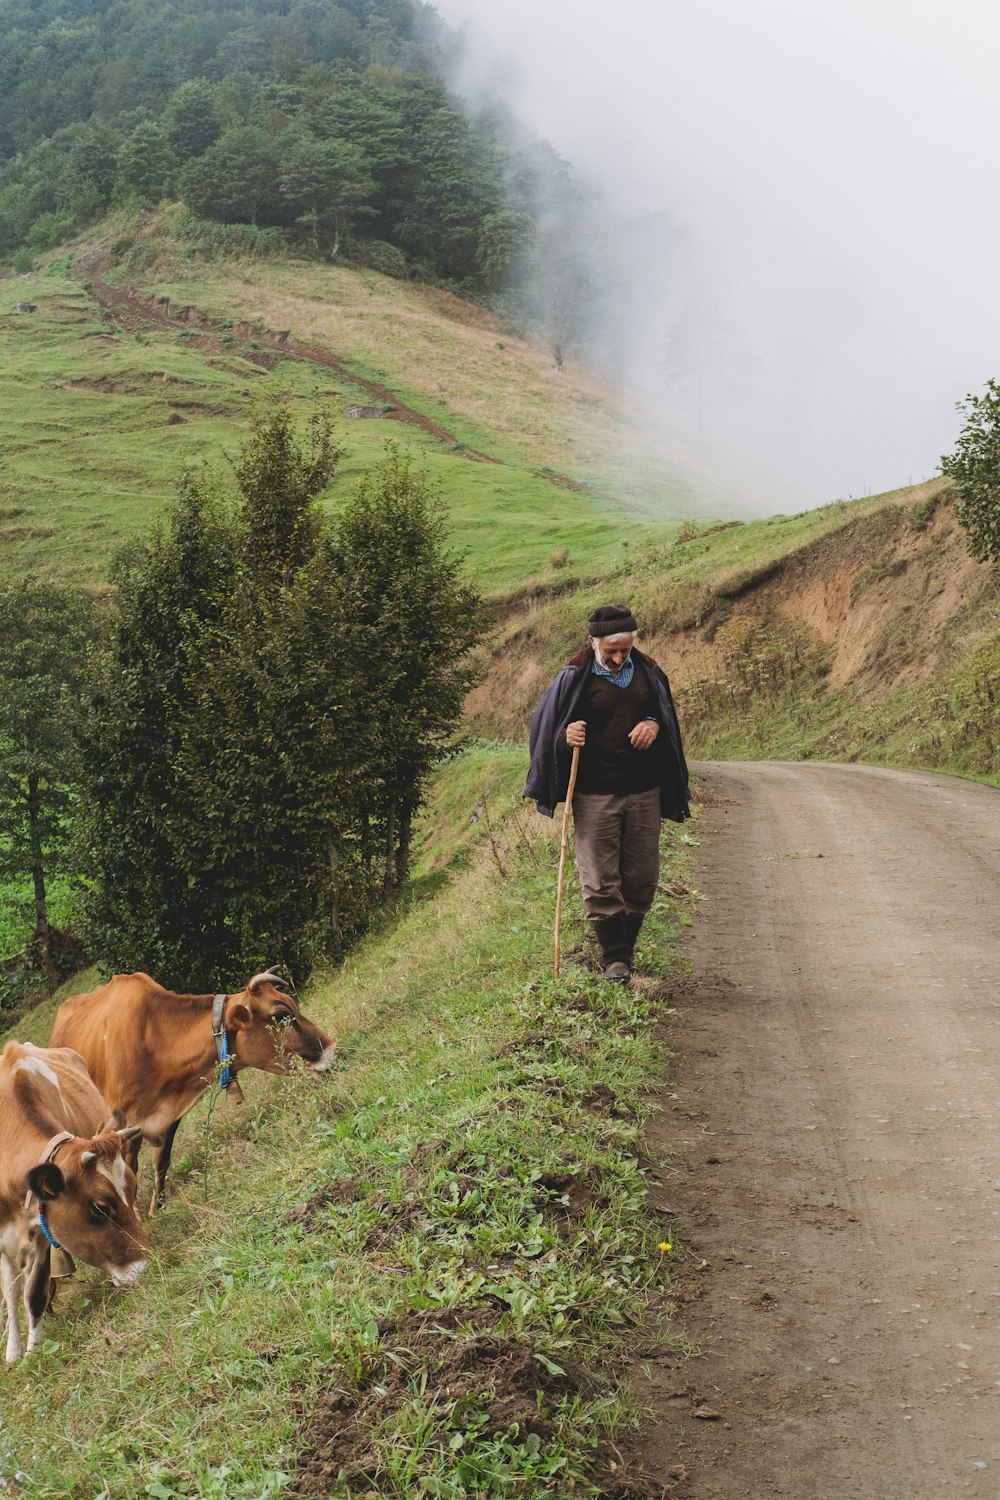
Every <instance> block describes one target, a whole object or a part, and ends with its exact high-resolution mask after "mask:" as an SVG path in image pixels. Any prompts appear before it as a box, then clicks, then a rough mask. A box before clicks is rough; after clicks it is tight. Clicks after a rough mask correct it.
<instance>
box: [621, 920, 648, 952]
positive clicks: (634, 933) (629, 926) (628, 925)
mask: <svg viewBox="0 0 1000 1500" xmlns="http://www.w3.org/2000/svg"><path fill="white" fill-rule="evenodd" d="M645 915H646V913H645V912H644V911H627V912H626V913H625V933H626V936H627V938H628V961H629V964H630V965H631V963H632V959H633V955H634V954H635V943H636V939H637V938H638V936H639V928H640V927H641V926H642V921H643V918H644V917H645Z"/></svg>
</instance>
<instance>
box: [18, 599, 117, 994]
mask: <svg viewBox="0 0 1000 1500" xmlns="http://www.w3.org/2000/svg"><path fill="white" fill-rule="evenodd" d="M95 631H96V614H95V609H94V606H93V603H92V601H91V600H89V599H88V598H87V596H86V595H84V594H83V593H81V592H80V591H78V590H74V589H66V588H59V587H56V586H55V585H49V584H36V583H15V584H5V585H3V586H2V587H0V875H3V876H4V877H5V878H8V879H10V878H12V877H13V878H23V877H25V876H27V877H28V878H29V879H30V880H31V885H32V892H33V903H34V927H33V932H32V937H31V941H30V944H29V948H30V951H31V952H32V953H33V954H34V955H36V956H37V958H38V960H39V961H40V962H41V964H42V966H43V967H44V968H45V970H46V971H47V972H48V973H50V974H51V973H54V970H55V965H54V961H53V953H52V933H51V928H50V925H49V916H48V899H47V886H48V883H49V882H50V880H51V878H52V876H53V875H54V874H56V873H58V872H63V871H67V870H68V868H69V866H68V860H67V850H68V847H69V844H70V825H71V822H72V813H73V807H74V796H73V780H74V778H73V774H72V770H71V765H72V759H73V756H72V748H73V747H72V722H73V717H74V713H75V710H76V705H77V702H78V698H79V693H80V689H81V678H82V673H83V669H84V663H85V659H86V656H87V652H88V649H89V648H90V646H91V644H92V642H93V638H94V634H95Z"/></svg>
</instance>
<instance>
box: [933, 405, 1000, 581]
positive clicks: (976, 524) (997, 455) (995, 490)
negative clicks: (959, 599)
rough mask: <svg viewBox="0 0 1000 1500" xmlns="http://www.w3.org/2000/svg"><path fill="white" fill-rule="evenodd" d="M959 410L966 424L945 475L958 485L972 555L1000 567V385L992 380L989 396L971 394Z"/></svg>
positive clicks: (948, 456)
mask: <svg viewBox="0 0 1000 1500" xmlns="http://www.w3.org/2000/svg"><path fill="white" fill-rule="evenodd" d="M956 409H957V410H958V411H960V412H962V413H964V415H965V419H966V420H965V426H964V427H963V428H962V431H961V433H960V434H959V438H958V444H957V446H956V448H955V451H954V453H946V454H945V455H944V457H943V458H942V459H941V472H942V473H943V474H946V475H947V476H948V477H949V479H951V480H952V481H953V483H954V485H955V491H956V493H957V495H958V498H959V503H958V506H957V509H956V514H957V515H958V519H959V521H960V522H961V524H962V526H963V527H964V528H965V531H966V533H967V535H968V544H969V551H970V552H971V553H972V555H973V557H975V558H977V559H978V561H979V562H994V563H1000V383H998V382H997V381H995V380H988V381H987V382H986V392H985V394H984V395H982V396H971V395H970V396H966V398H965V400H964V401H959V402H958V403H957V407H956Z"/></svg>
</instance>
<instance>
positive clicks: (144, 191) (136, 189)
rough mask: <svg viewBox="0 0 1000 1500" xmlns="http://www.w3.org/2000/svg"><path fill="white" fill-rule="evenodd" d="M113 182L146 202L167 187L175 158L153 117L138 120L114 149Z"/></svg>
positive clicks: (163, 132) (163, 193)
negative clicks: (114, 177)
mask: <svg viewBox="0 0 1000 1500" xmlns="http://www.w3.org/2000/svg"><path fill="white" fill-rule="evenodd" d="M117 161H118V177H117V183H116V186H117V188H118V190H119V191H120V192H122V193H123V194H128V193H137V194H138V196H139V197H140V198H142V199H144V200H145V201H146V202H147V203H153V202H156V200H157V199H159V198H162V197H164V196H165V194H167V193H168V192H169V191H170V188H171V184H172V181H173V174H174V172H175V170H176V167H177V161H176V158H175V157H174V153H173V151H172V149H171V146H170V142H169V141H168V139H167V136H166V132H165V131H164V130H163V128H162V126H160V125H158V124H157V122H156V121H155V120H142V121H140V123H139V124H138V125H137V126H136V127H135V129H134V130H133V131H132V134H131V135H130V136H128V137H126V139H125V140H124V141H123V142H122V144H121V147H120V148H119V151H118V158H117Z"/></svg>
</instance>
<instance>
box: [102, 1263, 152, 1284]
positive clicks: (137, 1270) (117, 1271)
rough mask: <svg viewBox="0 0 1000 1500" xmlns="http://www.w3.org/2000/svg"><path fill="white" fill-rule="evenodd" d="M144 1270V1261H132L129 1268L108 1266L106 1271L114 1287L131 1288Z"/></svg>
mask: <svg viewBox="0 0 1000 1500" xmlns="http://www.w3.org/2000/svg"><path fill="white" fill-rule="evenodd" d="M145 1269H146V1262H145V1261H144V1260H134V1261H133V1262H132V1264H131V1265H130V1266H109V1267H108V1271H109V1274H110V1276H111V1280H112V1281H113V1282H114V1284H115V1286H119V1287H124V1286H132V1285H133V1283H134V1282H136V1281H138V1280H139V1277H140V1276H141V1275H142V1273H143V1271H144V1270H145Z"/></svg>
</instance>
